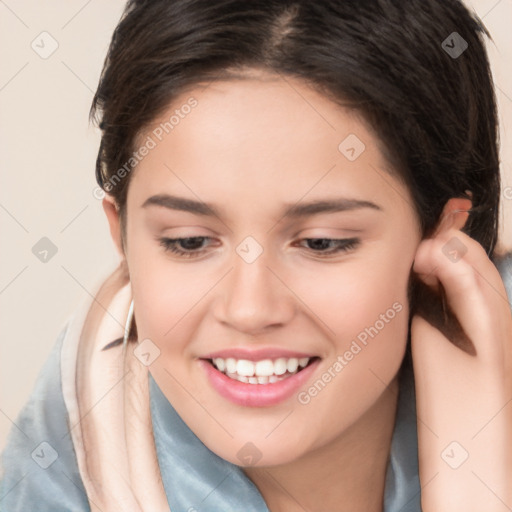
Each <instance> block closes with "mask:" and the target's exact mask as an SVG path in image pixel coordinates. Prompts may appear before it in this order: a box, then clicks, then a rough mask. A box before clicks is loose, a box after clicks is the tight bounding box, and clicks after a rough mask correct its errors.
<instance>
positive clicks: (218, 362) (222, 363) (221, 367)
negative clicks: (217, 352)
mask: <svg viewBox="0 0 512 512" xmlns="http://www.w3.org/2000/svg"><path fill="white" fill-rule="evenodd" d="M213 362H214V363H215V366H216V367H217V369H218V370H219V372H223V371H224V370H225V369H226V361H224V359H221V358H220V357H217V359H214V360H213Z"/></svg>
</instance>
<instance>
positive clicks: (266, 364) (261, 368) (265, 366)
mask: <svg viewBox="0 0 512 512" xmlns="http://www.w3.org/2000/svg"><path fill="white" fill-rule="evenodd" d="M255 373H256V375H257V376H258V377H270V375H273V373H274V363H273V362H272V360H271V359H263V361H258V362H257V363H256V368H255Z"/></svg>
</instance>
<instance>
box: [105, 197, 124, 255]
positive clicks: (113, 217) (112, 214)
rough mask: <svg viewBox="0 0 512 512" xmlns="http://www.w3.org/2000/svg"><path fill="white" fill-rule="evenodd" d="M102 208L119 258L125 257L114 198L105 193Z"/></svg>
mask: <svg viewBox="0 0 512 512" xmlns="http://www.w3.org/2000/svg"><path fill="white" fill-rule="evenodd" d="M102 204H103V210H104V212H105V215H106V216H107V220H108V224H109V226H110V235H111V236H112V240H113V241H114V244H115V246H116V248H117V252H118V253H119V256H120V257H121V260H123V259H125V254H124V249H123V241H122V237H121V222H120V219H119V210H118V208H117V205H116V202H115V200H114V198H113V197H112V196H110V195H108V194H105V197H104V198H103V202H102Z"/></svg>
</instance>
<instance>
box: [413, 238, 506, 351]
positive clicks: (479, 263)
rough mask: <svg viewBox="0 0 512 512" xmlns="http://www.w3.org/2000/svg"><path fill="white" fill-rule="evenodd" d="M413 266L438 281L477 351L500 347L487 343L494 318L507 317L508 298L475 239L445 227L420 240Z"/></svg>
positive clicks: (496, 274)
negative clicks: (435, 235)
mask: <svg viewBox="0 0 512 512" xmlns="http://www.w3.org/2000/svg"><path fill="white" fill-rule="evenodd" d="M413 270H414V271H415V272H417V273H418V274H419V276H420V277H422V276H423V275H429V276H430V277H429V280H430V282H432V281H433V280H434V279H437V280H438V281H439V282H440V283H441V284H442V286H443V289H444V291H445V293H446V297H447V301H448V305H449V306H450V308H451V310H452V311H453V313H454V314H455V316H456V317H457V319H458V321H459V322H460V324H461V326H462V328H463V329H464V331H465V333H466V334H467V336H468V337H469V338H470V339H471V341H472V342H473V343H474V344H475V347H476V350H477V352H480V351H483V350H493V349H500V350H501V348H500V347H498V346H496V347H494V348H493V347H492V346H490V344H489V338H490V337H492V335H493V333H495V332H496V323H498V324H499V321H498V322H496V320H497V319H501V318H503V317H505V318H507V317H510V310H509V309H508V300H507V299H506V292H505V289H504V285H503V282H502V281H501V277H500V276H499V273H498V271H497V270H496V268H495V267H494V265H493V263H492V262H491V261H490V260H489V259H488V257H487V255H486V253H485V251H484V249H483V247H482V246H481V245H480V244H478V242H476V241H475V240H473V239H471V238H470V237H469V236H467V235H465V234H464V233H462V232H461V231H459V230H455V229H448V230H447V231H445V232H443V233H442V234H440V235H438V236H437V237H436V238H435V239H429V240H425V241H424V242H422V244H421V246H420V247H419V248H418V251H417V254H416V258H415V261H414V266H413ZM497 310H498V311H499V314H498V316H497V315H496V311H497Z"/></svg>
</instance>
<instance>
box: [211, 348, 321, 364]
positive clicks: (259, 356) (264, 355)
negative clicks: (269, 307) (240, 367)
mask: <svg viewBox="0 0 512 512" xmlns="http://www.w3.org/2000/svg"><path fill="white" fill-rule="evenodd" d="M281 357H284V358H286V359H290V358H292V357H296V358H297V359H300V358H303V357H309V358H312V357H317V356H315V355H314V354H306V353H304V352H297V351H294V350H285V349H282V348H261V349H257V350H256V349H247V348H226V349H223V350H218V351H215V352H210V353H209V354H206V355H205V356H203V357H202V358H201V359H216V358H221V359H228V358H233V359H246V360H248V361H261V360H263V359H279V358H281Z"/></svg>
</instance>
